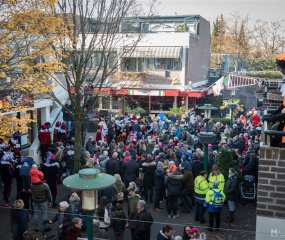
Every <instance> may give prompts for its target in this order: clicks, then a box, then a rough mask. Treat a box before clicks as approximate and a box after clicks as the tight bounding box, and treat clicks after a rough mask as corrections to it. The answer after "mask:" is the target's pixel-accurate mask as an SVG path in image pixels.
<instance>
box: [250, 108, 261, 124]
mask: <svg viewBox="0 0 285 240" xmlns="http://www.w3.org/2000/svg"><path fill="white" fill-rule="evenodd" d="M260 121H261V118H260V116H259V115H258V112H257V111H254V113H253V114H252V116H251V122H252V125H254V126H256V127H258V126H259V125H260Z"/></svg>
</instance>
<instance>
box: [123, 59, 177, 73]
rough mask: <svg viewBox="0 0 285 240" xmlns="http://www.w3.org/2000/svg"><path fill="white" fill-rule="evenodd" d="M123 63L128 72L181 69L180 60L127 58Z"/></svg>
mask: <svg viewBox="0 0 285 240" xmlns="http://www.w3.org/2000/svg"><path fill="white" fill-rule="evenodd" d="M125 62H126V68H127V70H128V71H144V70H154V69H155V70H181V69H182V66H181V65H182V64H181V59H180V58H128V59H126V61H125Z"/></svg>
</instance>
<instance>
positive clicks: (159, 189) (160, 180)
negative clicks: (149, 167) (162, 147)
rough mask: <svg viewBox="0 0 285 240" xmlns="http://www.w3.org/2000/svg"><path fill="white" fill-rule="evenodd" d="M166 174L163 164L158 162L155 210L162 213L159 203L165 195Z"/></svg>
mask: <svg viewBox="0 0 285 240" xmlns="http://www.w3.org/2000/svg"><path fill="white" fill-rule="evenodd" d="M165 174H166V170H165V169H163V162H158V163H157V168H156V170H155V171H154V188H155V199H154V210H155V211H156V212H161V211H162V210H161V207H160V205H159V202H160V200H161V198H162V197H163V194H164V189H165V187H164V180H165Z"/></svg>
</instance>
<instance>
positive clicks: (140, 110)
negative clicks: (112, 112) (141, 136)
mask: <svg viewBox="0 0 285 240" xmlns="http://www.w3.org/2000/svg"><path fill="white" fill-rule="evenodd" d="M124 111H125V112H127V113H129V114H133V115H138V114H144V113H146V110H144V109H143V108H141V107H137V108H133V109H132V108H130V107H125V108H124Z"/></svg>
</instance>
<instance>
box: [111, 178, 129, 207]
mask: <svg viewBox="0 0 285 240" xmlns="http://www.w3.org/2000/svg"><path fill="white" fill-rule="evenodd" d="M114 177H115V179H116V182H115V184H114V188H113V192H112V205H113V206H114V207H115V206H116V204H117V203H122V202H123V201H124V194H125V192H126V186H125V184H124V183H123V182H122V179H121V176H120V175H119V174H115V175H114ZM120 193H123V196H122V198H120V195H119V194H120ZM119 198H120V199H119Z"/></svg>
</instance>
